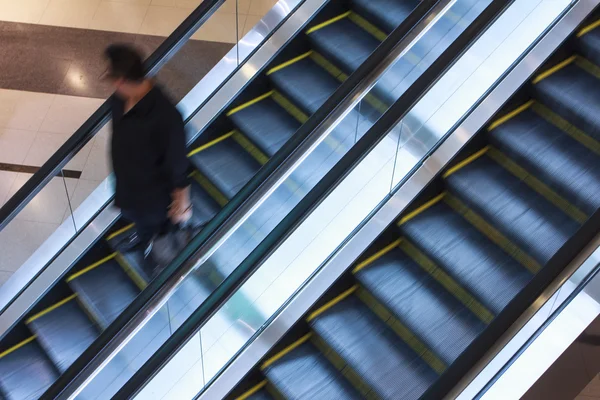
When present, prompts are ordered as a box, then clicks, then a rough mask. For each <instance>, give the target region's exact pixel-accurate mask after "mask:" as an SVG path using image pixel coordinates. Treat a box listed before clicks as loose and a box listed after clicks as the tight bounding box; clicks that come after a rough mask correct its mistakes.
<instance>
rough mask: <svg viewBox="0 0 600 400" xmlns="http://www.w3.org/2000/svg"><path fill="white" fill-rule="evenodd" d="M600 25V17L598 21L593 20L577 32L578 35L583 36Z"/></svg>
mask: <svg viewBox="0 0 600 400" xmlns="http://www.w3.org/2000/svg"><path fill="white" fill-rule="evenodd" d="M599 26H600V19H599V20H598V21H596V22H593V23H591V24H589V25H588V26H586V27H585V28H583V29H582V30H580V31H579V32H578V33H577V37H582V36H583V35H585V34H586V33H588V32H590V31H593V30H594V29H596V28H597V27H599Z"/></svg>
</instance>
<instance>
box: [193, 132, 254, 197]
mask: <svg viewBox="0 0 600 400" xmlns="http://www.w3.org/2000/svg"><path fill="white" fill-rule="evenodd" d="M190 160H191V162H192V163H193V164H194V166H195V167H196V168H198V170H199V171H200V172H201V173H202V174H203V175H204V176H205V177H206V178H207V179H209V180H210V182H211V183H212V184H213V185H215V187H216V188H217V189H218V190H219V191H220V192H221V193H222V194H223V195H224V196H225V197H227V198H228V199H231V198H233V197H234V196H235V195H236V193H237V192H238V191H239V190H240V189H241V188H242V187H243V186H244V185H245V184H246V183H247V182H248V181H249V180H250V179H251V178H252V177H253V176H254V174H255V173H256V172H257V171H258V170H259V169H260V164H259V163H258V161H256V159H254V158H253V157H252V156H251V155H250V154H249V153H248V152H246V151H245V150H244V149H243V148H242V147H241V146H240V145H239V144H237V143H236V142H235V140H233V138H231V137H230V138H227V139H225V140H223V141H221V142H219V143H217V144H215V145H213V146H210V147H208V148H206V149H204V150H202V151H201V152H198V153H196V154H194V155H192V156H191V157H190Z"/></svg>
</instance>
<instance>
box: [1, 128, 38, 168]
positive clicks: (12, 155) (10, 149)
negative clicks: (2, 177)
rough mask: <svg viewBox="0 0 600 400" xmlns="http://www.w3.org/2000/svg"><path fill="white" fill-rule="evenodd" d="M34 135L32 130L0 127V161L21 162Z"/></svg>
mask: <svg viewBox="0 0 600 400" xmlns="http://www.w3.org/2000/svg"><path fill="white" fill-rule="evenodd" d="M35 136H36V133H35V132H33V131H24V130H21V129H9V128H0V162H3V163H9V164H22V163H23V161H24V160H25V157H26V156H27V153H28V152H29V149H30V148H31V145H32V144H33V141H34V139H35Z"/></svg>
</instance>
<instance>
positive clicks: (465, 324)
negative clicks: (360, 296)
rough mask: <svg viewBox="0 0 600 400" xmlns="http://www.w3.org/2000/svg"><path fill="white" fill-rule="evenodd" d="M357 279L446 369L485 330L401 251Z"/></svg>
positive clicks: (377, 261) (387, 256)
mask: <svg viewBox="0 0 600 400" xmlns="http://www.w3.org/2000/svg"><path fill="white" fill-rule="evenodd" d="M356 277H357V279H358V281H359V282H360V283H361V285H362V286H363V287H364V288H366V289H367V290H368V291H369V292H370V293H372V295H373V296H374V297H375V298H376V299H377V300H378V302H379V303H380V304H381V305H383V306H384V307H385V308H386V309H387V310H389V311H390V312H392V314H393V315H394V316H395V317H396V318H397V319H398V320H400V322H402V324H404V325H405V326H406V327H407V328H408V329H409V330H410V331H411V332H413V333H414V334H415V335H416V336H417V338H418V339H420V340H421V341H422V342H423V343H424V344H425V345H426V346H427V347H428V348H429V349H431V350H433V352H434V353H435V354H436V355H437V356H439V357H440V358H441V359H442V361H443V362H444V363H445V364H446V366H448V365H450V364H451V363H452V362H453V361H454V360H455V359H456V357H458V356H459V355H460V354H461V353H462V352H463V351H464V350H465V348H466V347H467V346H468V345H469V344H470V343H471V342H472V341H473V340H474V339H475V337H476V336H477V335H478V334H479V333H480V332H481V331H483V329H484V328H485V324H484V323H483V322H481V320H479V319H478V318H477V317H476V316H475V315H474V314H473V313H472V312H471V311H469V309H468V308H466V307H465V306H464V305H463V304H462V303H460V302H459V301H458V300H457V299H456V297H454V296H452V295H451V294H450V293H449V292H448V291H446V290H445V289H444V288H443V287H442V286H441V285H440V284H439V283H438V282H437V281H436V280H435V279H433V278H432V277H431V276H430V275H429V274H427V273H426V272H425V271H423V269H422V268H420V267H419V266H418V265H417V264H416V263H415V262H414V261H413V260H412V259H410V257H408V256H407V255H406V254H405V253H404V252H403V251H401V250H400V249H397V248H396V249H394V250H392V251H390V252H389V253H387V254H385V255H384V256H382V257H381V258H378V259H377V260H376V261H374V262H373V263H372V264H369V265H368V266H366V267H365V268H363V269H361V270H360V271H358V272H357V273H356Z"/></svg>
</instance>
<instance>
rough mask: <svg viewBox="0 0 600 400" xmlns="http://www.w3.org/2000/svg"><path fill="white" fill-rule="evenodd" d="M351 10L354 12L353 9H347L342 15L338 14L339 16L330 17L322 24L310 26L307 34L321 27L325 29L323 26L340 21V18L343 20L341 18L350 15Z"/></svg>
mask: <svg viewBox="0 0 600 400" xmlns="http://www.w3.org/2000/svg"><path fill="white" fill-rule="evenodd" d="M351 12H352V11H346V12H345V13H343V14H340V15H338V16H337V17H333V18H331V19H328V20H327V21H325V22H321V23H320V24H318V25H315V26H313V27H312V28H310V29H309V30H307V31H306V34H307V35H310V34H311V33H313V32H316V31H318V30H319V29H323V28H325V27H326V26H328V25H331V24H333V23H335V22H338V21H339V20H341V19H344V18H346V17H347V16H349V15H350V13H351Z"/></svg>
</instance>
